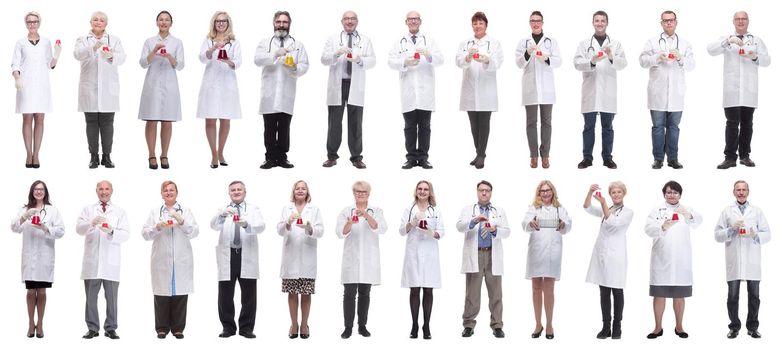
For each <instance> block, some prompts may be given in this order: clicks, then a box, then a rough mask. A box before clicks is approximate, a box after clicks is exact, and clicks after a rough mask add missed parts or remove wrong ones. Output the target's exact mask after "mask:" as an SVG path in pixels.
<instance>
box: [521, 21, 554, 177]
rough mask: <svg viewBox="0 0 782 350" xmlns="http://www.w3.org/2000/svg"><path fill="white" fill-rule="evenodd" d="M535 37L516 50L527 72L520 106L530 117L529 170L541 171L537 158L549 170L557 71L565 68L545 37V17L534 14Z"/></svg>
mask: <svg viewBox="0 0 782 350" xmlns="http://www.w3.org/2000/svg"><path fill="white" fill-rule="evenodd" d="M529 26H530V28H531V29H532V34H531V35H530V37H529V38H525V39H522V40H520V41H519V45H518V46H516V65H517V66H519V68H521V69H523V70H524V73H523V74H522V76H521V87H522V95H521V103H522V104H523V105H524V108H525V110H526V114H527V145H528V146H529V153H530V163H529V165H530V167H532V168H537V167H538V157H543V162H542V164H541V165H542V166H543V168H544V169H546V168H548V167H549V150H550V149H551V110H552V108H553V106H554V103H555V102H556V93H555V90H554V68H558V67H559V66H560V65H561V64H562V57H561V56H560V54H559V45H558V44H557V41H556V40H554V39H553V38H551V37H549V36H547V35H545V34H543V14H541V13H540V11H533V12H532V14H530V16H529ZM538 109H540V144H538Z"/></svg>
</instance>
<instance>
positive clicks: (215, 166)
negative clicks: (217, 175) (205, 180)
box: [209, 164, 218, 169]
mask: <svg viewBox="0 0 782 350" xmlns="http://www.w3.org/2000/svg"><path fill="white" fill-rule="evenodd" d="M209 167H210V168H212V169H217V167H218V165H217V164H209Z"/></svg>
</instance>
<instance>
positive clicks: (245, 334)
mask: <svg viewBox="0 0 782 350" xmlns="http://www.w3.org/2000/svg"><path fill="white" fill-rule="evenodd" d="M239 335H241V336H243V337H245V338H247V339H255V333H253V332H239ZM174 336H176V335H174Z"/></svg>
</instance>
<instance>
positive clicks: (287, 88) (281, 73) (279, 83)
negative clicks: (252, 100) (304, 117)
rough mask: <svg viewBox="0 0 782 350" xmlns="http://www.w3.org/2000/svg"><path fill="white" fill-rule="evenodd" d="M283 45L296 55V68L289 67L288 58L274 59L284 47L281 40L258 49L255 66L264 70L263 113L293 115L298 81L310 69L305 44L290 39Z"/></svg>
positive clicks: (269, 39) (262, 82)
mask: <svg viewBox="0 0 782 350" xmlns="http://www.w3.org/2000/svg"><path fill="white" fill-rule="evenodd" d="M283 46H285V48H286V49H287V50H288V54H289V55H291V56H293V63H294V64H295V65H296V66H295V67H296V69H295V70H294V69H291V68H289V67H288V66H286V65H285V57H286V56H280V57H276V58H275V57H274V55H275V51H277V49H279V48H280V39H279V38H277V37H273V38H267V39H264V40H261V42H259V43H258V48H256V49H255V64H256V65H257V66H259V67H262V68H263V73H261V108H260V111H259V112H258V113H259V114H271V113H286V114H290V115H293V103H294V100H295V99H296V81H298V78H299V77H300V76H302V75H304V73H307V70H308V69H309V68H310V61H309V58H307V50H305V49H304V44H302V43H301V41H298V40H295V39H293V38H292V37H290V36H286V37H285V39H284V41H283Z"/></svg>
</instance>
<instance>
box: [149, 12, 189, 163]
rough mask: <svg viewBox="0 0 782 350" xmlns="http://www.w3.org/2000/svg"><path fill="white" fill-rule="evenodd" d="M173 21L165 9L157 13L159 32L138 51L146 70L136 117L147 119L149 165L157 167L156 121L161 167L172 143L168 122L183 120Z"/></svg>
mask: <svg viewBox="0 0 782 350" xmlns="http://www.w3.org/2000/svg"><path fill="white" fill-rule="evenodd" d="M173 23H174V20H173V18H172V17H171V14H170V13H169V12H168V11H160V13H158V15H157V27H158V34H157V35H155V36H153V37H151V38H149V39H147V41H146V42H144V47H143V48H142V50H141V59H139V64H141V68H144V69H146V70H147V76H146V77H145V78H144V89H143V90H142V91H141V103H140V106H139V109H138V118H139V119H141V120H145V121H146V126H145V129H144V135H145V137H146V140H147V150H148V151H149V159H148V160H149V168H150V169H157V168H158V163H157V159H156V158H155V143H156V142H157V140H156V134H157V124H158V122H160V167H161V168H163V169H168V166H169V163H168V146H169V144H170V143H171V127H172V125H171V123H172V122H176V121H179V120H181V119H182V105H181V102H180V100H179V82H178V81H177V77H176V71H178V70H182V68H184V67H185V52H184V49H183V48H182V41H181V40H179V39H177V38H175V37H174V36H173V35H171V33H169V30H170V29H171V25H172V24H173Z"/></svg>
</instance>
